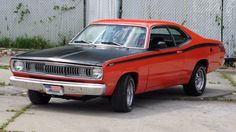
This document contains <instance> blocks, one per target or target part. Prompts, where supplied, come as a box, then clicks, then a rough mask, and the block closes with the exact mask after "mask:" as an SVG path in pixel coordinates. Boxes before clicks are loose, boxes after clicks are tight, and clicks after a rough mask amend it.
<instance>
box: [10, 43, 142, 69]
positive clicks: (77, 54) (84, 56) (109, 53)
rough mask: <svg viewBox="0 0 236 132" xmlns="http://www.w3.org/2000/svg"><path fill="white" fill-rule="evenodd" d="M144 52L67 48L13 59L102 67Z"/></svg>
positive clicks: (117, 49) (121, 49) (136, 50)
mask: <svg viewBox="0 0 236 132" xmlns="http://www.w3.org/2000/svg"><path fill="white" fill-rule="evenodd" d="M143 52H145V50H143V49H128V48H122V47H118V48H115V47H108V46H96V47H88V46H83V47H82V46H80V47H79V46H65V47H57V48H51V49H45V50H39V51H32V52H28V53H23V54H20V55H16V56H15V57H13V58H18V59H25V60H42V61H53V62H66V63H72V64H83V65H97V66H101V65H102V64H103V63H104V62H105V61H108V60H111V59H115V58H120V57H124V56H129V55H134V54H139V53H143Z"/></svg>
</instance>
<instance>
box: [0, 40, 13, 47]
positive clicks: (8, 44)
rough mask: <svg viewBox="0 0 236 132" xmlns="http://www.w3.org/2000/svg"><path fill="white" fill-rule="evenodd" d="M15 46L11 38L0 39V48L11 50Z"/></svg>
mask: <svg viewBox="0 0 236 132" xmlns="http://www.w3.org/2000/svg"><path fill="white" fill-rule="evenodd" d="M12 45H13V41H12V40H11V39H10V38H0V47H4V48H10V47H11V46H12Z"/></svg>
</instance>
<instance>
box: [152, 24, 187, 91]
mask: <svg viewBox="0 0 236 132" xmlns="http://www.w3.org/2000/svg"><path fill="white" fill-rule="evenodd" d="M150 33H151V34H150V43H149V47H153V45H155V44H157V43H160V42H161V43H163V42H164V43H166V47H165V46H164V47H163V46H161V47H160V48H159V49H158V50H153V51H152V52H155V53H154V54H156V55H154V57H152V58H150V59H149V61H148V62H149V76H148V84H147V91H152V90H156V89H160V88H164V87H169V86H174V85H179V84H181V82H182V78H181V76H182V75H183V63H184V55H183V54H182V52H181V51H179V50H180V48H179V47H178V46H177V45H176V43H175V40H174V37H173V35H172V34H171V33H170V30H169V28H168V27H167V26H161V27H153V28H152V29H151V31H150ZM154 47H155V46H154Z"/></svg>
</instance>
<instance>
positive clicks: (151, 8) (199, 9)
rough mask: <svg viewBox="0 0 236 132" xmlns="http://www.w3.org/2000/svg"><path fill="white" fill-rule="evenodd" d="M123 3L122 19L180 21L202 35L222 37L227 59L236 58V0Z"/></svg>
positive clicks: (129, 1) (162, 0) (169, 0)
mask: <svg viewBox="0 0 236 132" xmlns="http://www.w3.org/2000/svg"><path fill="white" fill-rule="evenodd" d="M122 3H123V4H122V18H132V19H156V20H166V21H172V22H177V23H179V24H182V25H184V26H186V27H188V28H190V29H191V30H193V31H194V32H196V33H198V34H200V35H201V36H204V37H207V38H212V39H216V40H223V41H224V44H225V48H226V58H235V57H236V40H235V36H236V0H208V1H206V0H139V1H138V2H137V1H136V0H123V2H122ZM223 23H224V25H222V24H223Z"/></svg>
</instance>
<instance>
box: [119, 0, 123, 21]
mask: <svg viewBox="0 0 236 132" xmlns="http://www.w3.org/2000/svg"><path fill="white" fill-rule="evenodd" d="M122 13H123V0H119V16H118V18H120V19H121V18H122Z"/></svg>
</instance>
